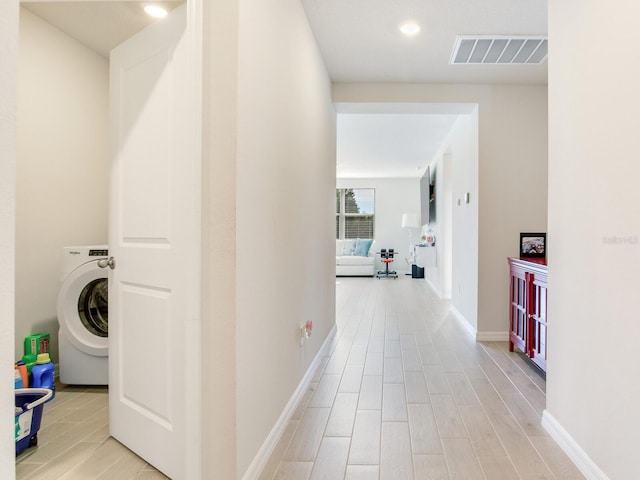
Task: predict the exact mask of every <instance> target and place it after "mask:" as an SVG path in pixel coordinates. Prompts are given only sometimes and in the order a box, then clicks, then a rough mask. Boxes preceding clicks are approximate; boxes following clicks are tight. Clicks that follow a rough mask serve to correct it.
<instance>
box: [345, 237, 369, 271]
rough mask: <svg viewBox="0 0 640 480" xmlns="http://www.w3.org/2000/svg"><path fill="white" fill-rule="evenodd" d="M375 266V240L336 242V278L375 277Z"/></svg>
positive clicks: (358, 239) (357, 239)
mask: <svg viewBox="0 0 640 480" xmlns="http://www.w3.org/2000/svg"><path fill="white" fill-rule="evenodd" d="M367 246H368V248H366V247H367ZM375 265H376V253H375V240H371V239H361V238H354V239H347V240H336V277H349V276H354V277H356V276H357V277H373V275H374V274H375Z"/></svg>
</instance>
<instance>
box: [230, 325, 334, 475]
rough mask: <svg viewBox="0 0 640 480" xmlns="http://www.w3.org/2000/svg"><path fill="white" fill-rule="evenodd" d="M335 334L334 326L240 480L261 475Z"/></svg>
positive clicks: (327, 351)
mask: <svg viewBox="0 0 640 480" xmlns="http://www.w3.org/2000/svg"><path fill="white" fill-rule="evenodd" d="M336 332H337V325H335V324H334V325H333V328H332V329H331V331H330V332H329V335H327V338H326V339H325V340H324V342H323V344H322V347H320V350H319V351H318V353H317V354H316V357H315V358H314V359H313V362H311V365H310V366H309V368H308V369H307V373H305V375H304V377H302V380H300V383H299V384H298V388H296V390H295V392H293V395H292V396H291V398H290V399H289V402H288V403H287V406H286V407H285V408H284V410H283V411H282V414H281V415H280V418H278V421H277V422H276V423H275V425H274V426H273V428H272V429H271V432H269V435H268V436H267V438H266V440H265V441H264V443H263V444H262V447H260V450H258V453H257V454H256V456H255V458H254V459H253V461H252V462H251V465H249V468H248V469H247V471H246V472H245V474H244V475H243V476H242V480H257V478H258V477H259V476H260V474H261V473H262V470H263V469H264V467H265V466H266V465H267V462H268V461H269V458H271V454H272V453H273V451H274V450H275V448H276V445H278V442H279V441H280V437H282V434H283V433H284V431H285V429H286V428H287V425H288V424H289V420H291V417H292V416H293V414H294V413H295V410H296V407H297V406H298V403H299V402H300V400H301V399H302V397H303V396H304V394H305V392H306V391H307V389H308V388H309V385H310V384H311V380H313V377H314V375H315V374H316V370H317V369H318V367H319V366H320V365H321V364H322V359H323V358H324V357H325V356H326V355H327V354H328V353H329V348H330V347H331V343H332V341H333V337H334V336H335V335H336Z"/></svg>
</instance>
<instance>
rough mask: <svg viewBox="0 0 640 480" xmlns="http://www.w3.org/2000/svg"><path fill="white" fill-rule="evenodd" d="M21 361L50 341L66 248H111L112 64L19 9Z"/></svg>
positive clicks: (18, 343) (18, 302)
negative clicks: (34, 339) (43, 339)
mask: <svg viewBox="0 0 640 480" xmlns="http://www.w3.org/2000/svg"><path fill="white" fill-rule="evenodd" d="M19 48H20V50H19V55H20V57H19V76H18V129H17V148H18V159H17V179H16V316H15V318H16V327H15V356H16V359H19V358H20V357H22V354H23V353H24V352H23V339H24V337H25V336H27V335H29V334H31V333H40V332H46V333H49V334H51V351H52V356H53V358H54V361H57V359H58V352H57V337H58V321H57V313H56V304H57V295H58V289H59V286H60V259H61V251H62V247H63V246H65V245H91V244H106V243H107V201H108V194H107V188H108V145H107V134H108V124H107V121H108V115H109V103H108V94H109V86H108V79H109V77H108V75H109V65H108V61H107V60H105V59H104V58H102V57H101V56H99V55H98V54H96V53H95V52H93V51H91V50H89V49H87V48H86V47H84V46H83V45H81V44H79V43H78V42H76V41H75V40H73V39H72V38H70V37H68V36H67V35H65V34H63V33H62V32H61V31H60V30H58V29H56V28H54V27H52V26H51V25H49V24H48V23H46V22H44V21H42V20H41V19H40V18H39V17H37V16H35V15H33V14H32V13H31V12H29V11H27V10H25V9H23V8H21V9H20V44H19Z"/></svg>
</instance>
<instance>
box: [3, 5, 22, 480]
mask: <svg viewBox="0 0 640 480" xmlns="http://www.w3.org/2000/svg"><path fill="white" fill-rule="evenodd" d="M0 58H1V59H2V73H0V478H3V479H6V480H13V479H14V478H15V459H14V458H15V454H14V452H15V441H14V438H15V437H14V423H13V413H12V409H11V407H12V406H13V401H14V393H13V383H12V382H13V380H12V379H13V366H12V364H13V361H14V349H13V345H14V342H13V338H14V321H13V318H14V312H15V308H14V297H15V283H14V272H15V270H14V262H15V167H16V108H17V94H16V83H17V62H18V2H17V0H16V1H13V2H0Z"/></svg>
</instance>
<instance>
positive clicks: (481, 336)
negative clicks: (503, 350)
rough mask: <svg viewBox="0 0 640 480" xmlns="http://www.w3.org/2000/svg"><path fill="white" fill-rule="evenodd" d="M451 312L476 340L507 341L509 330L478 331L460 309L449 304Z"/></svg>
mask: <svg viewBox="0 0 640 480" xmlns="http://www.w3.org/2000/svg"><path fill="white" fill-rule="evenodd" d="M449 309H450V310H451V313H453V315H454V316H455V317H456V318H457V319H458V320H459V321H460V323H462V326H463V327H464V328H465V329H466V330H467V332H469V333H470V334H471V336H472V337H473V338H474V339H475V340H476V342H507V341H509V332H478V331H477V330H476V329H475V328H474V327H473V325H471V323H469V321H468V320H467V319H466V318H465V316H464V315H462V313H460V310H458V309H457V308H456V307H454V306H453V305H451V306H450V307H449Z"/></svg>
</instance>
